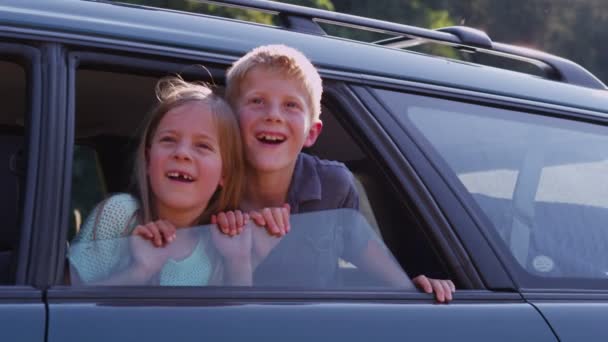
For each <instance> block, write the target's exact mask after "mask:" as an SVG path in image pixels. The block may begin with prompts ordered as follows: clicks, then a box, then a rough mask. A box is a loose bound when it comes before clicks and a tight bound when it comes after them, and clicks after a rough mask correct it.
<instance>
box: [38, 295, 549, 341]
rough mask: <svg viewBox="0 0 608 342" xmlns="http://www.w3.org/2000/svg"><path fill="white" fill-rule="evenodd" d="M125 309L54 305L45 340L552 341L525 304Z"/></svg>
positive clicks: (142, 306) (137, 306)
mask: <svg viewBox="0 0 608 342" xmlns="http://www.w3.org/2000/svg"><path fill="white" fill-rule="evenodd" d="M125 304H126V303H118V302H116V303H115V304H105V305H99V304H95V303H80V304H76V303H63V304H60V303H57V304H51V305H50V317H51V319H50V326H49V335H48V341H49V342H59V341H84V340H86V341H90V342H95V341H128V340H129V341H131V340H139V341H147V342H151V341H168V340H169V341H170V340H175V341H201V340H211V341H237V340H238V341H242V340H260V341H268V342H270V341H351V342H352V341H370V340H375V341H389V340H391V341H392V340H395V341H397V340H406V339H415V338H424V340H425V341H446V340H449V341H522V340H529V341H556V339H555V337H554V335H553V334H552V332H551V331H550V329H549V328H548V326H547V325H546V323H545V322H544V320H543V319H542V317H541V316H540V315H539V314H538V312H536V310H535V309H534V308H533V307H532V306H530V305H528V304H523V303H513V304H504V303H503V304H499V305H495V304H449V305H435V304H393V303H390V304H382V303H317V304H310V303H306V304H299V303H294V302H291V303H289V302H282V303H281V302H275V303H272V304H264V303H248V304H247V303H240V304H239V303H232V304H230V303H223V304H214V303H212V302H210V303H207V304H202V305H194V306H188V305H183V306H174V305H166V304H165V305H153V304H145V303H137V302H132V301H130V302H129V303H128V304H126V305H125Z"/></svg>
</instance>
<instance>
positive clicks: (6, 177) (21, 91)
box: [0, 60, 27, 284]
mask: <svg viewBox="0 0 608 342" xmlns="http://www.w3.org/2000/svg"><path fill="white" fill-rule="evenodd" d="M0 75H2V77H0V94H2V112H0V179H2V183H1V185H0V187H1V188H2V196H0V208H2V209H0V222H2V228H0V231H1V233H2V236H1V237H0V284H11V283H13V282H14V275H15V270H16V262H17V247H18V243H19V234H20V227H19V224H20V220H19V215H20V212H21V202H22V199H21V196H22V190H23V188H24V186H25V185H24V183H23V179H24V177H25V152H24V132H25V130H24V125H25V113H26V107H27V106H26V94H27V89H26V86H27V81H26V79H27V78H26V71H25V69H24V68H23V67H22V66H21V65H20V64H18V63H17V62H13V61H2V60H0Z"/></svg>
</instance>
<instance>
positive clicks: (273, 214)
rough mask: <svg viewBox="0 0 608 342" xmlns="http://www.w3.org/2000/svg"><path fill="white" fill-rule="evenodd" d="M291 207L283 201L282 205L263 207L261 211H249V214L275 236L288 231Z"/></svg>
mask: <svg viewBox="0 0 608 342" xmlns="http://www.w3.org/2000/svg"><path fill="white" fill-rule="evenodd" d="M290 211H291V207H290V206H289V204H287V203H285V204H283V206H282V207H274V208H264V209H262V210H261V211H250V212H249V216H250V217H251V219H252V220H253V222H255V224H256V225H258V226H260V227H265V228H266V231H267V232H268V234H270V235H272V236H276V237H282V236H285V234H287V233H289V230H290V229H291V226H290V225H289V213H290Z"/></svg>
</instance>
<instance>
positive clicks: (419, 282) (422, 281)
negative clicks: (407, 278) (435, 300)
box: [412, 275, 433, 293]
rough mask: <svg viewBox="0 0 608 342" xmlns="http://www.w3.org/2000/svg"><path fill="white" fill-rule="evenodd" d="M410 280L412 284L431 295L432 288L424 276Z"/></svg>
mask: <svg viewBox="0 0 608 342" xmlns="http://www.w3.org/2000/svg"><path fill="white" fill-rule="evenodd" d="M412 280H413V282H414V284H415V285H416V286H418V288H419V289H421V290H422V291H424V292H425V293H433V286H432V285H431V282H430V281H429V278H427V277H426V276H424V275H419V276H417V277H416V278H414V279H412Z"/></svg>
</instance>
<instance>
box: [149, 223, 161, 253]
mask: <svg viewBox="0 0 608 342" xmlns="http://www.w3.org/2000/svg"><path fill="white" fill-rule="evenodd" d="M146 228H148V231H150V233H152V235H153V236H152V238H151V239H150V241H152V243H154V245H155V246H156V247H160V246H162V238H161V236H160V230H159V229H158V226H157V225H156V223H155V222H150V223H148V224H147V225H146Z"/></svg>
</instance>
